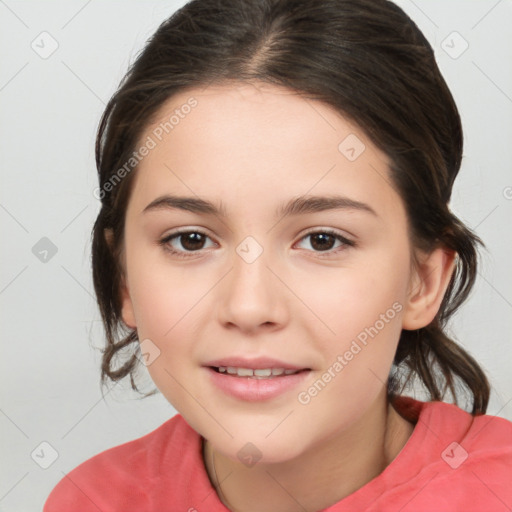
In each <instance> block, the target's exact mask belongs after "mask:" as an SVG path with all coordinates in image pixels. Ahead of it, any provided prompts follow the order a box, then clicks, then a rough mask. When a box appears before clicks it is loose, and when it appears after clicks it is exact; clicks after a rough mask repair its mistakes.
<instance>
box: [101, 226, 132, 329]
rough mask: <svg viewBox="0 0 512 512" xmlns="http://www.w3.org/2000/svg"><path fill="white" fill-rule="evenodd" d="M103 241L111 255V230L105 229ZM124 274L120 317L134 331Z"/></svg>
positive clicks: (121, 288) (112, 238) (130, 303)
mask: <svg viewBox="0 0 512 512" xmlns="http://www.w3.org/2000/svg"><path fill="white" fill-rule="evenodd" d="M104 236H105V241H106V242H107V245H108V247H109V248H110V251H111V252H112V253H113V246H114V232H113V231H112V229H111V228H106V229H105V231H104ZM125 274H126V272H123V273H122V276H121V282H120V283H119V288H120V290H119V293H120V294H121V316H122V318H123V322H124V323H125V324H126V325H127V326H128V327H130V328H132V329H136V328H137V324H136V322H135V313H134V310H133V303H132V299H131V297H130V289H129V287H128V283H127V281H126V277H125Z"/></svg>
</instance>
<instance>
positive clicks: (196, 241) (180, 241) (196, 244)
mask: <svg viewBox="0 0 512 512" xmlns="http://www.w3.org/2000/svg"><path fill="white" fill-rule="evenodd" d="M207 238H210V237H209V236H208V235H207V234H206V233H203V232H202V231H199V230H197V229H194V230H179V231H176V232H174V233H171V234H169V235H166V236H165V237H164V238H162V239H161V240H160V241H159V242H158V243H159V245H161V246H162V247H163V248H164V250H165V251H168V252H169V253H171V254H173V255H175V256H178V257H179V258H188V257H189V256H190V255H192V254H193V253H197V252H199V251H200V250H201V249H203V248H204V247H203V246H204V242H205V239H207ZM180 245H181V247H182V249H180V248H177V246H180ZM187 253H189V254H187Z"/></svg>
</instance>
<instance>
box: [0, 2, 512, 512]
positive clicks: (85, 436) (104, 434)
mask: <svg viewBox="0 0 512 512" xmlns="http://www.w3.org/2000/svg"><path fill="white" fill-rule="evenodd" d="M184 3H185V2H182V1H180V2H176V1H144V2H142V1H126V0H124V1H122V2H121V1H109V2H106V1H104V2H100V1H99V0H93V1H91V0H89V1H88V2H84V1H80V2H79V1H69V0H66V1H60V2H57V1H47V2H37V1H23V2H20V1H14V0H6V1H0V48H1V50H0V51H1V52H2V54H1V65H0V108H1V118H0V161H1V166H0V168H1V180H2V186H1V189H0V223H1V232H2V244H1V255H0V258H1V261H0V307H1V310H0V311H1V319H0V320H1V321H0V325H1V343H2V358H1V376H2V386H1V387H0V389H1V405H0V428H1V435H0V443H1V445H0V450H1V455H0V457H1V460H2V464H1V474H0V510H2V511H24V512H27V511H31V510H34V511H35V510H40V509H41V507H42V504H43V502H44V500H45V498H46V496H47V495H48V493H49V492H50V490H51V489H52V488H53V486H54V485H55V484H56V483H57V482H58V481H59V480H60V479H61V478H62V477H63V475H64V474H65V473H67V472H68V471H70V470H71V469H72V468H74V467H75V466H76V465H78V464H79V463H80V462H82V461H83V460H85V459H87V458H89V457H91V456H92V455H94V454H96V453H98V452H100V451H102V450H105V449H107V448H109V447H111V446H114V445H117V444H120V443H123V442H125V441H128V440H131V439H133V438H136V437H139V436H141V435H143V434H145V433H147V432H149V431H151V430H152V429H154V428H156V427H157V426H158V425H160V424H161V423H162V422H163V421H165V420H166V419H168V418H169V417H171V416H172V415H174V414H175V410H174V409H173V408H172V407H171V406H170V405H169V404H168V403H167V402H166V401H165V399H163V398H162V397H161V396H160V395H157V396H154V397H151V398H147V399H145V400H139V399H137V395H135V394H134V393H133V392H131V391H130V390H129V385H127V384H118V385H116V386H115V387H114V388H113V389H112V390H111V391H110V392H108V393H107V394H106V397H105V399H102V396H101V391H100V387H99V363H100V354H99V350H98V349H99V347H101V345H102V339H103V338H102V336H103V333H102V326H101V323H100V321H99V320H100V317H99V312H98V310H97V307H96V304H95V299H94V295H93V287H92V280H91V271H90V264H89V261H90V231H91V228H92V225H93V222H94V219H95V216H96V214H97V212H98V209H99V202H98V201H97V200H96V199H95V198H94V196H93V190H94V188H95V187H96V186H97V185H96V181H95V166H94V159H93V148H94V137H95V132H96V128H97V124H98V121H99V118H100V115H101V113H102V111H103V108H104V106H105V104H106V102H107V101H108V99H109V98H110V96H111V94H112V93H113V92H114V90H115V88H116V86H117V84H118V82H119V80H120V79H121V77H122V76H123V74H124V72H125V71H126V69H127V67H128V65H129V63H130V62H131V61H132V60H133V58H134V56H135V54H136V52H137V51H138V50H139V49H140V48H141V45H142V44H143V43H144V42H145V40H146V39H147V38H148V37H149V36H150V35H151V34H152V33H153V31H154V30H155V29H156V27H157V26H158V24H159V23H160V22H161V21H163V20H164V19H165V18H166V17H168V16H169V15H170V14H171V13H172V12H173V11H174V10H176V9H177V8H178V7H180V6H181V5H183V4H184ZM397 3H398V4H399V5H401V6H402V7H403V8H404V9H405V10H406V12H407V13H408V14H409V15H410V16H411V17H412V18H413V19H414V20H415V21H416V22H417V24H418V25H419V27H420V28H421V29H422V30H423V31H424V33H425V35H426V37H427V38H428V39H429V41H430V42H431V44H432V45H433V46H434V47H435V51H436V54H437V60H438V63H439V66H440V68H441V70H442V72H443V75H444V76H445V78H446V81H447V82H448V85H449V86H450V88H451V89H452V91H453V94H454V96H455V99H456V102H457V104H458V107H459V109H460V112H461V116H462V120H463V124H464V129H465V150H464V161H463V166H462V171H461V175H460V177H459V178H458V180H457V182H456V185H455V190H454V196H453V201H452V207H453V210H454V211H455V212H456V213H457V214H458V215H459V216H460V217H461V218H462V219H463V220H464V221H465V222H466V223H467V224H468V225H469V226H470V227H472V228H473V229H475V230H476V232H477V233H478V234H479V235H480V236H481V237H482V239H483V240H484V241H485V243H486V245H487V251H485V252H483V253H482V264H481V268H480V273H479V276H478V282H477V284H476V286H475V289H474V292H473V294H472V296H471V299H470V300H469V301H468V302H467V304H466V305H465V306H464V307H463V309H462V310H461V312H460V313H459V314H458V315H457V317H456V318H455V319H454V321H453V322H452V326H451V329H452V332H453V334H454V336H455V337H456V338H457V339H458V340H459V341H460V343H461V344H462V345H463V346H464V347H465V348H466V349H467V350H469V351H470V353H471V354H473V355H474V356H475V357H476V359H477V360H478V361H479V362H480V363H481V364H482V366H483V367H484V369H485V370H487V372H488V374H489V376H490V378H491V382H492V386H493V393H492V400H491V404H490V407H489V410H488V413H489V414H494V415H498V416H502V417H505V418H508V419H511V420H512V372H511V371H510V366H511V365H510V363H511V359H512V357H511V354H512V346H511V341H512V340H511V337H512V325H511V324H512V314H511V313H512V271H511V265H510V262H511V252H512V244H511V243H510V225H511V222H510V221H511V208H512V172H511V165H512V164H511V162H512V149H511V148H512V36H511V30H510V26H511V23H512V2H511V1H510V0H501V1H497V0H489V1H487V0H478V1H468V0H457V1H455V0H449V1H448V0H436V1H433V0H428V1H427V0H421V1H420V0H415V1H414V2H413V1H411V0H401V1H399V2H397ZM45 31H46V32H48V33H49V34H50V35H40V34H41V33H42V32H45ZM454 31H455V32H457V33H458V34H454V33H453V32H454ZM466 42H467V44H468V45H469V46H468V48H467V49H466V50H465V51H463V50H464V48H465V46H466ZM56 44H58V48H57V49H56V50H55V51H54V53H53V54H51V55H47V54H45V52H47V53H49V52H50V50H52V45H56ZM43 237H46V238H48V239H49V240H50V241H51V244H52V246H50V245H49V243H48V241H42V242H41V241H40V240H41V239H42V238H43ZM36 244H39V245H36ZM34 246H35V247H36V249H34V250H33V247H34ZM53 246H54V247H55V248H56V249H57V252H56V253H55V254H52V249H51V247H53ZM44 250H48V251H49V252H48V253H47V254H45V253H44V252H41V251H44ZM53 250H55V249H53ZM34 252H35V253H36V254H34ZM44 257H46V261H41V258H44ZM145 383H146V386H145V389H146V390H150V389H152V386H151V382H150V380H149V377H147V378H146V380H145ZM42 442H46V443H49V445H50V446H48V445H46V444H45V445H41V443H42ZM53 459H55V460H53ZM41 466H48V467H47V469H44V467H41Z"/></svg>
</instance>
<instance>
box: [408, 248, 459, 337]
mask: <svg viewBox="0 0 512 512" xmlns="http://www.w3.org/2000/svg"><path fill="white" fill-rule="evenodd" d="M455 256H456V254H455V251H452V250H450V249H446V248H443V247H440V248H437V249H434V250H433V251H432V252H431V253H429V254H426V255H425V254H424V255H422V256H421V257H420V258H419V259H420V261H419V263H418V266H417V268H415V269H414V271H413V273H412V275H411V279H410V281H409V290H408V296H407V301H406V306H405V308H404V313H403V316H402V328H403V329H406V330H415V329H420V328H422V327H425V326H427V325H428V324H430V322H432V320H433V319H434V317H435V316H436V314H437V312H438V311H439V307H440V306H441V302H442V301H443V297H444V294H445V292H446V289H447V288H448V285H449V284H450V279H451V277H452V274H453V270H454V268H455Z"/></svg>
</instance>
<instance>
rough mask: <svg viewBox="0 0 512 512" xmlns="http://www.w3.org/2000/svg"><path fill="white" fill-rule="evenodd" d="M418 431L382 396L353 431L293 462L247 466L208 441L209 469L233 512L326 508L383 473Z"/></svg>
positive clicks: (324, 443) (212, 479)
mask: <svg viewBox="0 0 512 512" xmlns="http://www.w3.org/2000/svg"><path fill="white" fill-rule="evenodd" d="M413 428H414V427H413V425H412V424H411V423H409V422H407V421H406V420H405V419H403V418H402V417H401V416H400V415H399V414H398V413H397V412H396V411H395V409H394V408H393V407H392V406H391V405H390V404H388V403H387V400H386V396H385V394H384V393H382V394H381V395H380V396H379V397H378V399H377V400H376V401H375V403H374V404H373V406H372V407H371V408H370V409H369V411H367V412H366V413H365V414H364V415H363V416H362V417H361V418H360V419H359V420H358V421H357V422H356V423H355V424H354V425H352V426H351V427H350V429H349V430H347V431H343V432H339V433H337V434H336V435H335V436H333V437H331V438H329V439H325V440H322V442H320V443H317V444H316V445H315V446H313V447H311V448H309V449H308V450H307V451H305V452H303V453H302V454H301V455H300V456H299V457H296V458H294V459H293V460H288V461H284V462H281V463H275V464H263V463H258V464H256V465H255V466H253V467H251V468H247V467H245V466H243V465H242V464H240V463H239V462H238V461H234V460H232V459H231V458H229V457H226V456H224V455H223V454H221V453H219V452H217V451H216V450H215V448H214V447H212V446H211V445H210V443H208V441H205V444H204V460H205V466H206V470H207V473H208V475H209V477H210V481H211V482H212V484H213V486H214V487H215V488H216V489H217V494H218V495H219V498H220V500H221V501H222V502H223V503H224V505H225V506H226V507H227V508H229V509H230V510H232V511H236V512H264V511H268V510H280V511H283V512H299V511H300V512H304V510H307V511H315V510H321V509H323V508H326V507H328V506H330V505H333V504H334V503H337V502H338V501H340V500H342V499H343V498H345V497H346V496H348V495H350V494H352V493H353V492H355V491H356V490H357V489H359V488H360V487H362V486H363V485H365V484H367V483H368V482H369V481H370V480H372V479H373V478H375V477H376V476H377V475H378V474H380V473H381V472H382V471H383V470H384V469H385V468H386V466H387V465H388V464H389V463H390V462H391V461H392V460H393V459H394V458H395V457H396V456H397V455H398V453H399V452H400V450H401V449H402V448H403V446H404V445H405V443H406V442H407V440H408V439H409V437H410V435H411V433H412V431H413ZM219 482H220V485H219Z"/></svg>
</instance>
